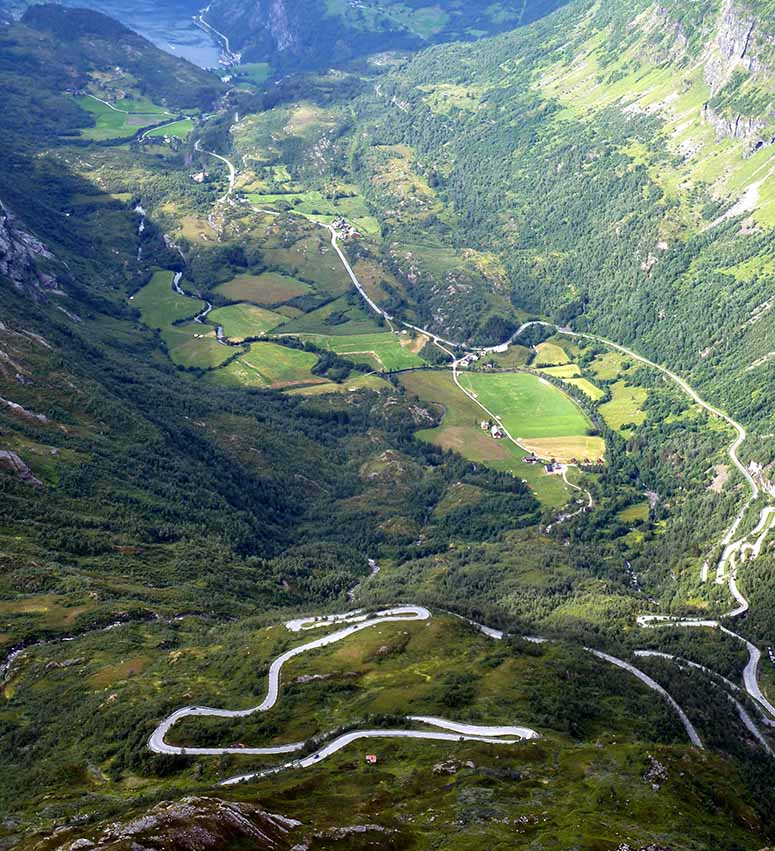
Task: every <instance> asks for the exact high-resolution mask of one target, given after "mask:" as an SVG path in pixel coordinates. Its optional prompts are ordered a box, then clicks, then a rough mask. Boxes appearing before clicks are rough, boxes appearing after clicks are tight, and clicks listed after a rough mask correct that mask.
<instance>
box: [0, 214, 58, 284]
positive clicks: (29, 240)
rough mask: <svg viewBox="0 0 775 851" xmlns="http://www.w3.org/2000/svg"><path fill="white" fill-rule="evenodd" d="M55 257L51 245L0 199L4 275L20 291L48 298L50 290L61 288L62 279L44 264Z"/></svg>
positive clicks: (0, 255) (0, 265) (0, 269)
mask: <svg viewBox="0 0 775 851" xmlns="http://www.w3.org/2000/svg"><path fill="white" fill-rule="evenodd" d="M54 260H55V258H54V255H53V254H52V253H51V252H50V251H49V250H48V248H46V246H45V245H44V244H43V243H42V242H41V241H40V240H39V239H38V238H37V237H36V236H34V235H33V234H32V233H30V232H29V230H27V229H26V228H25V226H24V225H23V224H22V223H21V222H20V221H19V219H18V218H17V217H16V216H15V215H14V214H13V213H12V212H11V211H10V210H9V209H8V207H6V206H5V204H3V202H2V201H0V276H2V277H3V278H7V279H8V280H9V281H10V283H11V285H12V286H13V287H14V288H15V289H16V290H18V291H19V292H22V293H24V294H25V295H28V296H31V297H32V298H34V299H36V300H39V301H40V300H44V299H45V297H46V292H47V291H52V290H57V289H58V282H57V279H56V277H55V276H54V275H52V274H50V273H48V272H46V271H43V269H42V268H41V266H42V265H46V264H45V261H49V262H52V261H54ZM41 261H44V263H43V264H41Z"/></svg>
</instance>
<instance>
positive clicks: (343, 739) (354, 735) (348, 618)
mask: <svg viewBox="0 0 775 851" xmlns="http://www.w3.org/2000/svg"><path fill="white" fill-rule="evenodd" d="M431 617H432V615H431V613H430V611H429V610H428V609H426V608H425V607H424V606H398V607H395V608H392V609H384V610H382V611H379V612H376V613H375V614H373V615H368V614H365V613H364V612H363V611H362V610H355V611H351V612H344V613H342V614H336V615H326V616H322V617H302V618H295V619H293V620H289V621H287V622H286V624H285V626H286V628H287V629H288V630H289V631H290V632H296V633H298V632H302V631H306V630H309V629H315V628H319V627H325V626H329V627H330V626H342V625H344V628H342V629H339V630H337V631H336V632H332V633H329V634H328V635H324V636H322V637H321V638H317V639H314V640H313V641H309V642H307V643H306V644H301V645H299V646H297V647H294V648H292V649H290V650H286V651H285V652H284V653H281V654H280V655H279V656H278V657H277V658H276V659H275V660H274V661H273V662H272V664H271V665H270V667H269V674H268V685H267V693H266V697H265V698H264V700H263V701H262V702H261V703H260V704H259V705H258V706H254V707H250V708H248V709H215V708H211V707H207V706H184V707H182V708H181V709H178V710H176V711H175V712H173V713H172V714H171V715H169V716H168V717H167V718H165V719H164V720H163V721H162V722H161V723H160V724H159V725H158V726H157V727H156V729H155V730H154V731H153V733H152V734H151V737H150V739H149V740H148V748H149V749H150V750H151V751H153V752H154V753H159V754H168V755H175V756H221V755H224V754H244V755H251V756H276V755H281V754H290V753H297V752H298V751H300V750H302V749H303V748H304V746H305V743H304V742H289V743H287V744H283V745H274V746H269V747H182V746H179V745H171V744H168V743H167V741H166V737H167V734H168V733H169V732H170V730H171V729H172V727H174V726H175V724H177V723H178V721H180V720H182V719H183V718H191V717H215V718H245V717H247V716H249V715H252V714H254V713H256V712H266V711H268V710H269V709H271V708H272V707H273V706H275V705H276V703H277V701H278V698H279V693H280V673H281V671H282V668H283V666H284V665H285V663H286V662H288V661H289V660H290V659H293V658H294V657H295V656H299V655H300V654H302V653H306V652H308V651H310V650H315V649H318V648H321V647H326V646H328V645H330V644H334V643H335V642H338V641H342V640H343V639H345V638H347V637H349V636H351V635H354V634H355V633H357V632H360V631H361V630H364V629H370V628H371V627H374V626H378V625H381V624H384V623H388V622H402V621H424V620H428V619H430V618H431ZM457 617H461V616H459V615H458V616H457ZM461 619H462V620H465V621H466V622H468V623H469V624H471V625H473V626H474V627H475V628H477V629H478V630H479V631H480V632H482V633H483V634H484V635H485V636H487V637H488V638H492V639H496V640H499V639H503V638H504V637H506V635H507V633H504V632H502V631H500V630H496V629H492V628H491V627H487V626H484V625H483V624H478V623H476V622H474V621H471V620H469V619H468V618H462V617H461ZM527 640H529V641H533V642H543V641H544V640H545V639H542V638H532V637H531V638H528V639H527ZM585 650H587V652H589V653H591V654H592V655H594V656H596V657H597V658H599V659H601V660H603V661H606V662H609V663H611V664H613V665H616V666H617V667H619V668H622V669H623V670H626V671H628V672H629V673H631V674H632V675H633V676H635V677H637V678H638V679H639V680H640V681H641V682H642V683H644V684H645V685H646V686H647V687H648V688H650V689H652V690H653V691H655V692H657V693H658V694H659V695H660V696H661V697H662V698H663V699H664V700H665V701H666V702H667V703H668V705H669V706H670V707H671V708H672V709H673V711H674V712H675V713H676V714H677V716H678V718H679V719H680V721H681V723H682V724H683V726H684V729H685V730H686V733H687V736H688V737H689V741H690V742H691V743H692V744H693V745H694V746H695V747H698V748H702V747H703V745H702V742H701V740H700V737H699V735H698V734H697V731H696V730H695V728H694V726H693V725H692V723H691V721H690V720H689V718H688V717H687V715H686V713H685V712H684V711H683V710H682V709H681V707H680V706H679V705H678V703H676V701H675V700H674V699H673V698H672V697H671V696H670V695H669V694H668V692H667V691H666V690H665V689H664V688H663V687H662V686H660V685H659V683H657V682H655V681H654V680H653V679H652V678H651V677H649V676H648V675H647V674H645V673H644V672H643V671H641V670H640V669H639V668H636V667H635V666H634V665H632V664H630V663H629V662H626V661H624V660H623V659H618V658H617V657H615V656H611V655H610V654H608V653H603V652H601V651H599V650H594V649H591V648H585ZM407 721H411V722H413V723H415V724H420V725H424V726H426V727H434V728H435V729H434V730H414V729H409V730H405V729H367V730H353V731H349V732H347V733H343V734H342V735H340V736H338V737H336V738H334V739H333V740H332V741H330V742H328V743H326V744H324V745H322V746H321V747H320V748H319V749H317V750H315V751H314V752H313V753H312V754H309V755H307V756H304V757H302V758H296V759H293V760H291V761H290V762H286V763H284V764H282V765H279V766H275V767H273V768H269V769H265V770H263V771H255V772H251V773H249V774H240V775H237V776H236V777H230V778H228V779H226V780H224V781H222V782H221V785H230V784H233V783H239V782H241V781H244V780H250V779H253V778H257V777H264V776H268V775H271V774H275V773H277V772H279V771H285V770H288V769H299V768H308V767H310V766H312V765H316V764H318V763H319V762H321V761H322V760H324V759H325V758H326V757H328V756H331V755H332V754H334V753H337V752H338V751H340V750H342V748H345V747H347V746H348V745H350V744H351V743H353V742H355V741H359V740H361V739H369V738H407V739H426V740H436V741H447V742H459V741H462V740H465V741H475V742H485V743H487V744H515V743H517V742H520V741H525V740H529V739H536V738H539V734H538V733H537V732H536V731H535V730H533V729H532V728H530V727H525V726H513V725H480V724H466V723H463V722H460V721H450V720H448V719H446V718H438V717H436V716H428V715H409V716H407Z"/></svg>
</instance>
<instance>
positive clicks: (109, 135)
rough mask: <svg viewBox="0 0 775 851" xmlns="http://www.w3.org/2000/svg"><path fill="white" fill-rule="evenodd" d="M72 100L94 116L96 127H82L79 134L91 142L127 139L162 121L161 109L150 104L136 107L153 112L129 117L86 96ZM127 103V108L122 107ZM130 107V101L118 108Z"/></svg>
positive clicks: (125, 102)
mask: <svg viewBox="0 0 775 851" xmlns="http://www.w3.org/2000/svg"><path fill="white" fill-rule="evenodd" d="M72 100H74V101H75V102H76V103H77V104H78V106H80V107H81V109H85V110H86V111H87V112H90V113H91V114H92V115H93V116H94V119H95V121H96V125H95V126H94V127H84V128H82V129H81V133H80V135H81V138H83V139H89V140H91V141H93V142H102V141H105V140H108V139H122V138H125V137H126V138H129V137H130V136H134V135H135V134H136V133H137V132H138V130H142V129H143V127H150V126H151V125H153V124H158V123H159V122H160V121H163V120H164V113H163V110H162V109H161V107H156V106H155V105H154V104H150V103H148V104H147V105H146V104H144V103H140V104H138V105H140V106H141V107H142V108H147V109H150V108H151V107H153V111H151V112H148V113H146V114H142V113H137V114H134V113H133V114H131V115H129V114H127V113H126V112H119V111H117V110H116V109H111V108H110V107H109V106H106V105H105V104H104V103H101V102H100V101H98V100H94V98H91V97H88V96H86V95H80V96H74V97H73V98H72ZM127 103H128V106H127V105H124V104H127ZM132 105H133V102H131V101H129V102H127V101H123V102H122V105H121V106H120V107H119V108H120V109H128V108H129V106H132Z"/></svg>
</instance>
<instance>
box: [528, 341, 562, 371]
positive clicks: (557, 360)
mask: <svg viewBox="0 0 775 851" xmlns="http://www.w3.org/2000/svg"><path fill="white" fill-rule="evenodd" d="M569 361H570V358H569V357H568V355H567V352H566V351H565V349H563V348H562V346H558V345H557V344H556V343H549V342H546V343H539V344H538V345H537V346H536V356H535V358H534V360H533V363H532V364H531V366H535V367H539V366H560V365H561V364H565V363H568V362H569Z"/></svg>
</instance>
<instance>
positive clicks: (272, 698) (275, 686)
mask: <svg viewBox="0 0 775 851" xmlns="http://www.w3.org/2000/svg"><path fill="white" fill-rule="evenodd" d="M430 616H431V613H430V612H429V611H428V610H427V609H426V608H424V607H423V606H398V607H396V608H394V609H383V610H382V611H381V612H377V613H376V615H375V616H374V617H373V618H367V619H365V620H363V621H361V622H359V623H354V624H351V625H350V626H347V627H345V628H344V629H340V630H339V631H338V632H332V633H331V634H329V635H324V636H322V637H321V638H316V639H315V640H313V641H309V642H307V643H306V644H301V645H299V646H298V647H293V648H291V649H290V650H286V651H285V653H281V654H280V655H279V656H278V657H277V658H276V659H275V660H274V661H273V662H272V664H271V665H270V666H269V675H268V685H267V693H266V697H265V698H264V699H263V701H262V702H261V703H260V704H259V705H258V706H253V707H250V708H248V709H214V708H212V707H208V706H184V707H182V708H181V709H178V710H177V711H175V712H173V713H172V715H169V716H168V717H167V718H165V719H164V720H163V721H162V722H161V723H160V724H159V726H158V727H157V728H156V729H155V730H154V731H153V733H152V734H151V737H150V739H149V740H148V747H149V748H150V750H152V751H153V752H154V753H163V754H191V755H196V754H202V755H213V754H224V753H255V754H272V753H288V752H290V751H294V750H299V748H300V747H301V746H302V744H303V743H300V742H294V743H291V744H288V745H281V746H279V747H276V748H254V749H250V748H183V747H179V746H178V745H170V744H167V742H166V741H165V738H166V736H167V733H168V732H169V731H170V729H171V728H172V727H174V726H175V724H177V722H178V721H180V720H181V719H182V718H189V717H195V716H199V717H201V716H214V717H217V718H246V717H247V716H248V715H253V714H254V713H255V712H266V711H267V710H269V709H271V708H272V707H273V706H274V705H275V703H277V697H278V695H279V692H280V672H281V670H282V667H283V665H284V664H285V663H286V662H287V661H289V660H290V659H293V658H294V656H299V655H300V654H301V653H306V652H307V651H309V650H315V649H317V648H319V647H326V646H328V645H329V644H334V643H335V642H337V641H341V640H342V639H343V638H347V637H348V636H350V635H353V634H354V633H356V632H360V630H362V629H368V628H370V627H372V626H378V625H379V624H382V623H387V622H390V621H406V620H412V621H414V620H427V619H428V618H430Z"/></svg>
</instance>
